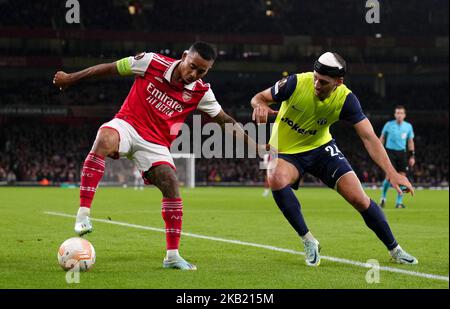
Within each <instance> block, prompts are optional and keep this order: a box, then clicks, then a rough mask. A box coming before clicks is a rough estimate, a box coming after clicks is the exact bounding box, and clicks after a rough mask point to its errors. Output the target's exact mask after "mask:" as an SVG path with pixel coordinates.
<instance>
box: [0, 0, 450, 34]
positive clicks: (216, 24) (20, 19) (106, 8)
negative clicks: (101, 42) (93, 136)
mask: <svg viewBox="0 0 450 309" xmlns="http://www.w3.org/2000/svg"><path fill="white" fill-rule="evenodd" d="M79 3H80V8H81V16H83V17H82V21H81V24H80V25H76V24H75V25H74V24H67V23H66V21H65V15H66V12H67V8H66V7H65V1H58V0H47V1H45V3H42V2H41V1H27V0H6V1H1V3H0V26H19V27H31V26H32V27H44V28H53V29H64V28H77V27H78V28H80V29H104V30H142V29H149V30H151V31H160V32H161V31H170V32H177V31H178V32H184V31H185V29H186V22H185V21H186V20H189V27H190V29H191V31H192V32H196V33H242V32H243V31H245V33H256V34H271V33H275V34H278V33H282V34H304V33H307V34H310V35H330V36H334V35H349V34H350V35H358V34H359V35H364V34H367V33H371V32H374V31H377V32H379V31H380V30H381V32H384V33H390V34H395V35H408V34H411V33H414V34H422V35H428V34H429V33H430V32H433V33H436V34H447V35H448V27H447V25H448V21H447V20H446V18H448V13H447V14H445V11H447V12H448V1H445V0H430V1H420V0H410V1H408V5H404V4H403V3H402V2H401V1H390V2H383V5H381V6H380V10H381V16H382V18H383V23H380V24H379V25H377V26H376V27H375V26H374V25H373V24H369V23H367V22H366V21H365V15H366V13H367V10H368V9H367V8H366V6H365V1H364V2H361V5H355V2H354V1H353V0H344V1H327V2H318V1H314V0H306V1H289V0H270V1H267V0H246V1H241V0H227V1H221V0H196V1H180V0H148V1H142V0H135V1H102V2H101V5H99V3H97V2H93V1H89V0H79ZM52 4H53V5H52ZM130 6H131V7H132V8H131V11H130ZM443 8H444V9H443ZM445 8H446V9H445ZM444 10H445V11H444ZM224 12H233V14H224ZM391 12H401V14H391ZM131 13H133V14H131ZM356 16H357V17H360V18H355V17H356ZM324 19H325V20H330V21H335V22H333V26H332V27H330V26H329V25H327V23H323V22H322V21H323V20H324ZM338 20H345V21H347V22H345V23H344V22H338ZM411 20H414V22H411ZM169 21H170V22H169ZM348 21H352V22H348ZM404 25H408V26H404Z"/></svg>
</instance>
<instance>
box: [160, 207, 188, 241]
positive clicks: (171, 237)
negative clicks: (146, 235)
mask: <svg viewBox="0 0 450 309" xmlns="http://www.w3.org/2000/svg"><path fill="white" fill-rule="evenodd" d="M162 217H163V219H164V222H165V223H166V242H167V250H174V249H178V246H179V244H180V236H181V224H182V222H183V200H182V199H181V198H163V199H162Z"/></svg>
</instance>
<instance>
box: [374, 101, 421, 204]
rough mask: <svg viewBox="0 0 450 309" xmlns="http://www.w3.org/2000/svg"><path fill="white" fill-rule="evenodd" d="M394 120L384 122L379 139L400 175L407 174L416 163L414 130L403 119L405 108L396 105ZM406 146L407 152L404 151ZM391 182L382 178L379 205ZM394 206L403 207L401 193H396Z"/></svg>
mask: <svg viewBox="0 0 450 309" xmlns="http://www.w3.org/2000/svg"><path fill="white" fill-rule="evenodd" d="M394 117H395V120H391V121H388V122H386V124H385V125H384V127H383V130H382V131H381V136H380V141H381V143H382V144H383V145H384V146H385V148H386V151H387V154H388V155H389V158H390V159H391V162H392V163H393V165H394V167H395V169H396V170H397V171H398V172H399V173H400V174H402V175H405V176H406V174H407V172H408V171H409V168H410V167H411V168H412V167H413V166H414V164H415V163H416V160H415V150H414V130H413V127H412V125H411V124H410V123H409V122H407V121H405V117H406V108H405V107H404V106H403V105H398V106H397V107H396V108H395V113H394ZM406 147H408V152H407V151H406ZM390 186H391V184H390V183H389V180H388V179H387V177H386V178H385V179H384V181H383V184H382V189H381V201H380V206H381V207H384V206H385V204H386V195H387V191H388V190H389V187H390ZM395 208H405V205H404V204H403V194H402V193H398V194H397V201H396V202H395Z"/></svg>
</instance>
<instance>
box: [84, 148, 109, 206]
mask: <svg viewBox="0 0 450 309" xmlns="http://www.w3.org/2000/svg"><path fill="white" fill-rule="evenodd" d="M104 171H105V157H103V156H101V155H98V154H95V153H93V152H91V153H89V154H88V156H87V158H86V160H85V161H84V164H83V170H82V171H81V185H80V207H87V208H91V204H92V199H93V198H94V194H95V191H96V190H97V187H98V183H99V182H100V180H101V179H102V177H103V173H104Z"/></svg>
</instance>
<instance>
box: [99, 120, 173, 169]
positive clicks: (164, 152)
mask: <svg viewBox="0 0 450 309" xmlns="http://www.w3.org/2000/svg"><path fill="white" fill-rule="evenodd" d="M102 128H109V129H114V130H116V131H117V133H119V154H118V155H119V157H122V158H123V157H125V158H127V159H129V160H131V161H133V162H134V163H135V165H136V167H137V169H138V170H139V171H140V172H141V173H144V172H146V171H148V170H149V169H150V168H151V167H154V166H158V165H162V164H167V165H169V166H170V167H172V168H173V169H175V164H174V162H173V159H172V155H171V154H170V151H169V149H168V148H167V147H165V146H161V145H158V144H153V143H150V142H148V141H146V140H144V139H143V138H142V137H141V136H140V135H139V134H138V133H137V132H136V130H135V129H134V128H133V127H132V126H131V125H130V124H129V123H128V122H126V121H125V120H122V119H119V118H114V119H113V120H111V121H109V122H107V123H104V124H102V126H101V127H100V129H102Z"/></svg>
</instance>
